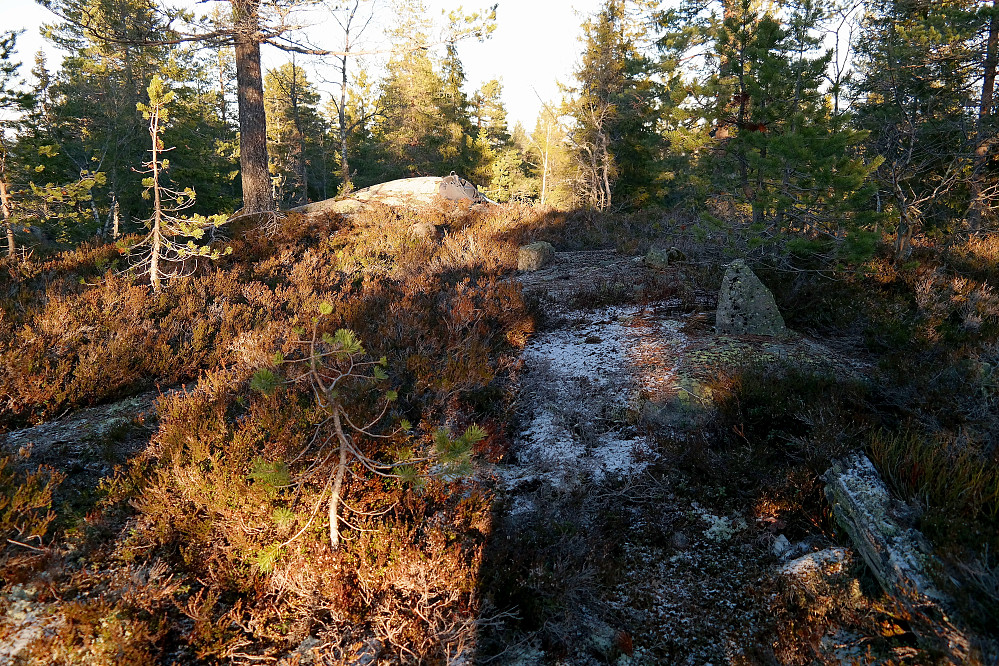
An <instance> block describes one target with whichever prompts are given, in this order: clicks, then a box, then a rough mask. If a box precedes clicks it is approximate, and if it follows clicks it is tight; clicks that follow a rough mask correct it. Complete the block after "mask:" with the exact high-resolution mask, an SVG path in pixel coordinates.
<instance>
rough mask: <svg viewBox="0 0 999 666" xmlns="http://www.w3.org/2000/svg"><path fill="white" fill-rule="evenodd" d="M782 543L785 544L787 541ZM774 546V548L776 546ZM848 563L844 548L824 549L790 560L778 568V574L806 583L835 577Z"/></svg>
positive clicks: (847, 552)
mask: <svg viewBox="0 0 999 666" xmlns="http://www.w3.org/2000/svg"><path fill="white" fill-rule="evenodd" d="M782 536H783V535H782ZM784 541H785V542H787V539H784ZM774 546H775V547H776V544H774ZM788 548H790V544H788ZM849 563H850V552H849V551H848V550H847V549H846V548H826V549H825V550H819V551H816V552H814V553H808V554H807V555H802V556H801V557H798V558H796V559H793V560H791V561H790V562H788V563H787V564H785V565H784V566H782V567H781V568H780V572H781V573H782V574H784V575H785V576H791V577H793V578H797V579H799V580H802V581H808V580H810V579H815V578H829V577H832V576H836V575H838V574H840V573H842V571H843V570H844V569H845V568H846V566H847V565H848V564H849Z"/></svg>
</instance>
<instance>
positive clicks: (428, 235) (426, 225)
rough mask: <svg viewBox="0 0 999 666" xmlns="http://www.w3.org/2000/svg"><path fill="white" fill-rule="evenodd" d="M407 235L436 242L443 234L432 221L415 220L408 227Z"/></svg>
mask: <svg viewBox="0 0 999 666" xmlns="http://www.w3.org/2000/svg"><path fill="white" fill-rule="evenodd" d="M409 235H410V236H412V237H413V238H418V239H420V240H426V241H432V242H435V243H436V242H438V241H439V240H440V239H441V237H442V236H443V234H442V233H441V230H440V229H439V228H437V225H436V224H434V223H433V222H417V223H415V224H413V225H412V226H411V227H409Z"/></svg>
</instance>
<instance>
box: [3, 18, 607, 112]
mask: <svg viewBox="0 0 999 666" xmlns="http://www.w3.org/2000/svg"><path fill="white" fill-rule="evenodd" d="M480 1H481V7H485V6H486V5H488V4H492V3H491V2H490V0H480ZM492 1H493V2H497V1H498V2H499V8H498V10H497V13H496V17H497V27H496V31H495V32H494V33H493V35H492V37H491V38H490V39H489V40H487V41H486V42H484V43H481V44H479V43H475V42H470V41H469V42H463V43H462V44H461V45H460V46H459V53H460V55H461V60H462V64H463V65H464V67H465V74H466V77H467V88H468V91H469V92H471V91H472V90H474V89H476V88H478V87H479V85H481V83H482V82H484V81H488V80H490V79H500V80H501V81H502V82H503V101H504V103H505V104H506V107H507V112H508V120H509V123H510V128H511V129H512V128H513V125H514V123H516V122H518V121H520V122H522V123H523V124H524V126H525V127H526V128H527V130H528V131H530V130H531V129H533V128H534V120H535V118H536V117H537V114H538V112H539V110H540V108H541V102H540V101H539V99H538V98H539V97H540V98H541V100H544V101H545V102H550V101H555V102H557V101H558V100H559V98H560V93H559V90H558V82H563V83H569V82H570V81H571V78H572V70H573V67H574V65H575V63H576V61H577V59H578V57H579V53H580V49H581V45H580V43H579V41H578V39H579V34H580V24H581V23H582V22H583V19H584V17H585V16H586V15H588V14H590V13H593V12H595V11H596V10H597V8H598V7H599V6H600V4H601V0H492ZM170 4H177V1H176V0H174V2H171V3H170ZM184 4H192V5H193V2H192V0H187V2H184ZM379 4H381V5H384V7H383V9H384V8H387V6H388V0H380V3H379ZM462 5H463V6H464V8H465V10H466V11H469V12H471V11H474V10H476V9H479V3H478V2H476V0H464V2H460V1H456V0H428V2H427V6H428V7H430V8H431V9H430V10H429V11H430V12H431V14H432V16H433V17H434V18H439V17H440V12H441V11H442V10H444V11H448V10H453V9H457V8H458V7H459V6H462ZM199 7H200V8H204V7H206V5H205V4H201V5H200V6H199ZM54 21H55V17H54V16H53V15H52V14H51V13H49V12H48V11H47V10H45V9H43V8H42V7H40V6H38V5H37V4H36V3H35V2H34V0H0V29H3V30H8V29H12V28H14V29H17V28H25V29H26V30H25V33H24V34H23V35H21V37H20V38H18V55H19V59H20V60H21V62H22V63H24V64H23V65H22V67H21V70H20V74H21V76H22V77H25V78H27V77H28V75H29V72H30V70H31V66H32V63H33V61H34V54H35V52H37V51H38V49H40V48H41V49H43V50H45V51H46V54H47V56H48V60H49V66H50V68H52V69H55V66H56V64H57V63H58V62H59V61H60V59H61V56H60V55H59V52H58V51H56V50H54V49H53V48H52V47H51V45H50V44H48V42H46V41H45V40H44V39H43V38H42V37H41V36H40V35H39V28H40V26H41V25H42V24H43V23H48V22H54ZM336 30H337V26H336V24H335V23H334V22H333V21H332V20H330V21H329V22H328V24H327V25H323V24H317V25H315V26H314V27H313V28H311V29H310V30H309V36H310V39H311V41H313V42H314V43H316V44H317V45H320V46H323V47H326V48H336V42H335V41H332V42H331V41H329V40H326V39H323V35H324V34H326V33H328V34H333V35H335V34H336ZM366 36H367V35H366ZM371 37H372V38H373V39H374V41H376V42H377V41H380V39H381V34H380V31H378V30H377V29H375V30H373V32H372V35H371ZM332 39H333V40H335V39H336V38H335V37H333V38H332ZM263 59H264V66H265V67H273V66H275V65H278V64H280V63H282V62H284V61H286V60H287V56H286V55H285V54H283V53H280V52H277V51H276V50H274V49H267V50H265V52H264V54H263ZM303 64H305V63H303ZM319 87H320V88H321V89H323V92H324V93H326V94H329V93H331V92H332V91H333V87H332V86H329V85H322V84H320V86H319Z"/></svg>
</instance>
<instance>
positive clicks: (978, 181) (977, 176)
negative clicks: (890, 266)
mask: <svg viewBox="0 0 999 666" xmlns="http://www.w3.org/2000/svg"><path fill="white" fill-rule="evenodd" d="M997 8H999V0H993V2H992V12H993V13H992V16H991V17H990V18H989V36H988V40H987V41H986V43H985V63H984V73H983V77H982V99H981V103H980V104H979V108H978V137H977V145H976V146H975V166H974V176H973V177H972V180H971V194H972V202H971V211H970V213H971V214H970V216H969V219H968V226H969V227H971V231H973V232H974V231H978V229H979V228H980V227H981V224H982V212H983V210H984V209H985V208H987V203H986V202H985V201H984V196H983V193H982V189H983V188H982V179H983V177H984V172H985V162H986V160H987V158H988V151H989V141H990V137H989V128H988V127H987V125H988V124H989V119H990V117H991V116H992V98H993V94H994V92H995V87H996V64H997V61H999V48H997V47H999V18H997V17H996V14H995V12H996V9H997Z"/></svg>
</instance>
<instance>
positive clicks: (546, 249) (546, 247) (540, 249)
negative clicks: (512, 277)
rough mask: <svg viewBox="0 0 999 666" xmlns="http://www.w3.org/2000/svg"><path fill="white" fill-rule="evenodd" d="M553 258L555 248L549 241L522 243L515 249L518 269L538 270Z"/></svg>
mask: <svg viewBox="0 0 999 666" xmlns="http://www.w3.org/2000/svg"><path fill="white" fill-rule="evenodd" d="M554 259H555V248H554V247H552V244H551V243H546V242H545V241H539V242H537V243H531V244H530V245H522V246H521V247H520V249H519V250H518V251H517V270H518V271H538V270H541V269H542V268H544V267H545V266H547V265H548V264H550V263H551V262H552V261H554Z"/></svg>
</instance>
